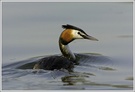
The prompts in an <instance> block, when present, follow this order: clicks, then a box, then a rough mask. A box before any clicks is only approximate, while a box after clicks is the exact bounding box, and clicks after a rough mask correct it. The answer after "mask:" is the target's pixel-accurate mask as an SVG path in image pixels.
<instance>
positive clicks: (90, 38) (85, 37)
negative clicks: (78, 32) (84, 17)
mask: <svg viewBox="0 0 135 92" xmlns="http://www.w3.org/2000/svg"><path fill="white" fill-rule="evenodd" d="M83 38H84V39H88V40H93V41H98V39H96V38H95V37H92V36H89V35H83Z"/></svg>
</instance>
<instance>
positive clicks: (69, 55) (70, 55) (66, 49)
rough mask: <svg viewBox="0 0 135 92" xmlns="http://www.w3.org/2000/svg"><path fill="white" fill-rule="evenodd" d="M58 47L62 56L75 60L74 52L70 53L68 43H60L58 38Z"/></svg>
mask: <svg viewBox="0 0 135 92" xmlns="http://www.w3.org/2000/svg"><path fill="white" fill-rule="evenodd" d="M59 47H60V50H61V52H62V54H63V56H64V57H66V58H67V59H69V60H75V59H76V57H75V55H74V53H72V52H71V51H70V49H69V46H68V44H66V45H64V44H62V42H61V40H60V39H59Z"/></svg>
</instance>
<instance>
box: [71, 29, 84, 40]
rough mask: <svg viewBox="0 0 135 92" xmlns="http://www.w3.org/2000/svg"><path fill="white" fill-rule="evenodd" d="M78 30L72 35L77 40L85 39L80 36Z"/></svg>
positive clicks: (73, 31)
mask: <svg viewBox="0 0 135 92" xmlns="http://www.w3.org/2000/svg"><path fill="white" fill-rule="evenodd" d="M78 32H80V31H78V30H72V35H73V37H74V38H75V39H83V37H82V36H81V35H79V34H78Z"/></svg>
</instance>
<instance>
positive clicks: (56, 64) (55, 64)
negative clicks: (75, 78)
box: [33, 24, 98, 71]
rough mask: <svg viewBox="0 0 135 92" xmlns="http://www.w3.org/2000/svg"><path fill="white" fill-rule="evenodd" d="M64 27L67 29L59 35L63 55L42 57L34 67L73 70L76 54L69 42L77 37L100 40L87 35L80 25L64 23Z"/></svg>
mask: <svg viewBox="0 0 135 92" xmlns="http://www.w3.org/2000/svg"><path fill="white" fill-rule="evenodd" d="M62 27H63V28H64V29H65V30H64V31H63V32H62V33H61V35H60V37H59V48H60V50H61V53H62V56H49V57H45V58H42V59H40V60H38V62H37V63H36V64H35V65H34V67H33V69H44V70H54V69H67V70H68V71H72V69H73V67H74V61H76V56H75V54H74V53H72V52H71V51H70V49H69V47H68V44H69V43H70V42H72V41H73V40H75V39H89V40H94V41H98V40H97V39H96V38H94V37H92V36H89V35H87V34H86V33H85V32H84V31H83V30H82V29H80V28H78V27H75V26H72V25H69V24H67V25H62Z"/></svg>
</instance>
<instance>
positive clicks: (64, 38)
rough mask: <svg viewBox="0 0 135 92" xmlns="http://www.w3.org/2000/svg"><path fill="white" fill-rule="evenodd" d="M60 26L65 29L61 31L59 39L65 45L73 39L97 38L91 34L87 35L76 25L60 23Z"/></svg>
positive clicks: (94, 39)
mask: <svg viewBox="0 0 135 92" xmlns="http://www.w3.org/2000/svg"><path fill="white" fill-rule="evenodd" d="M62 27H63V28H64V29H65V30H64V31H63V32H62V33H61V35H60V40H61V43H62V44H64V45H67V44H68V43H70V42H71V41H73V40H75V39H89V40H93V41H98V39H96V38H94V37H92V36H89V35H88V34H86V33H85V32H84V31H83V30H82V29H80V28H78V27H75V26H72V25H69V24H67V25H62Z"/></svg>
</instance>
